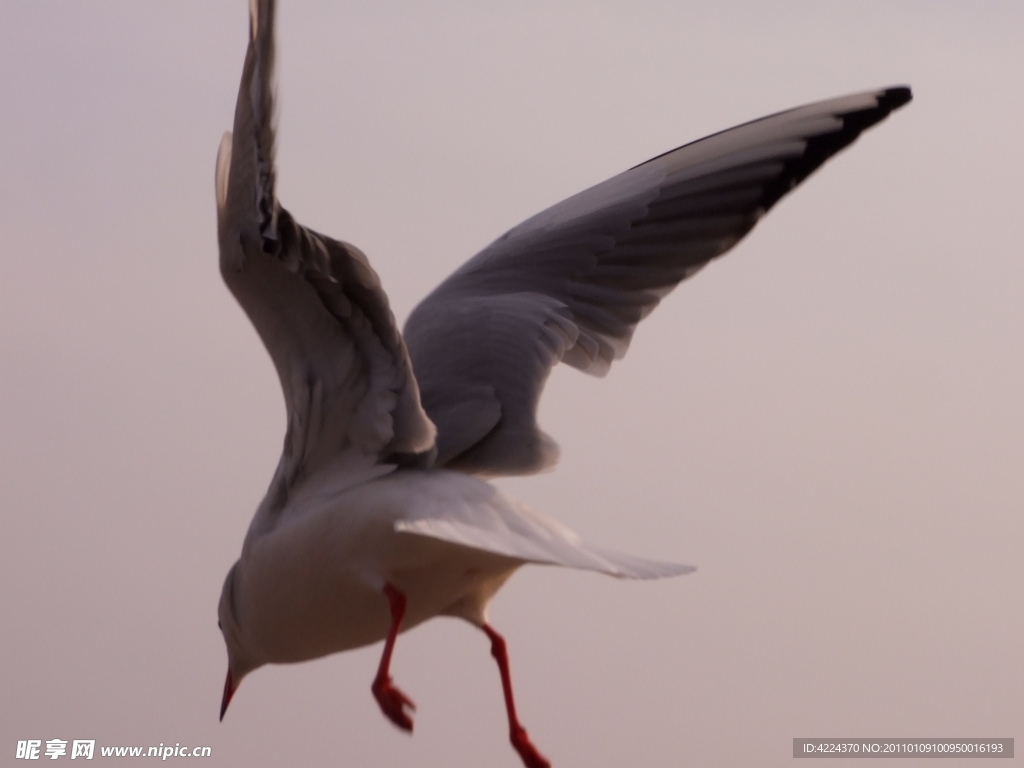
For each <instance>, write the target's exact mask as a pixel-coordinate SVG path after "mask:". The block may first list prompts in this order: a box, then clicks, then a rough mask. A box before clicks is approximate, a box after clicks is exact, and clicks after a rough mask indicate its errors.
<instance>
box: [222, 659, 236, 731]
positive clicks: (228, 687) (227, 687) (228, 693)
mask: <svg viewBox="0 0 1024 768" xmlns="http://www.w3.org/2000/svg"><path fill="white" fill-rule="evenodd" d="M234 695H235V681H234V679H232V677H231V667H228V676H227V678H226V679H225V680H224V698H223V699H221V700H220V719H221V720H223V719H224V713H225V712H227V711H228V704H230V703H231V697H232V696H234Z"/></svg>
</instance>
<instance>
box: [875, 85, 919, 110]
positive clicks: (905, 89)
mask: <svg viewBox="0 0 1024 768" xmlns="http://www.w3.org/2000/svg"><path fill="white" fill-rule="evenodd" d="M913 98H914V94H913V93H911V92H910V86H909V85H898V86H896V87H894V88H886V89H885V92H884V93H883V94H882V95H881V96H880V97H879V99H878V103H879V105H880V106H883V107H885V108H887V109H888V110H890V111H892V110H896V109H899V108H900V107H902V106H903V105H904V104H906V103H907V102H908V101H910V100H912V99H913Z"/></svg>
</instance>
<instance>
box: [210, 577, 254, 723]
mask: <svg viewBox="0 0 1024 768" xmlns="http://www.w3.org/2000/svg"><path fill="white" fill-rule="evenodd" d="M238 581H239V567H238V563H235V564H234V565H233V566H231V570H230V571H228V576H227V578H226V579H224V589H223V590H221V593H220V604H219V605H218V606H217V626H218V627H220V631H221V634H223V635H224V645H226V646H227V650H228V676H227V679H225V680H224V698H223V699H221V702H220V719H221V720H223V719H224V713H225V712H227V709H228V704H229V703H231V697H232V696H234V695H235V689H237V688H238V684H239V683H240V682H242V678H243V677H245V676H246V675H247V674H249V673H250V672H252V671H253V670H254V669H256V667H258V666H260V663H259V662H256V661H253V657H252V654H250V653H249V652H248V651H247V649H246V647H245V644H244V635H243V633H242V631H241V627H240V626H239V624H238Z"/></svg>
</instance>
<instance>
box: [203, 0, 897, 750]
mask: <svg viewBox="0 0 1024 768" xmlns="http://www.w3.org/2000/svg"><path fill="white" fill-rule="evenodd" d="M273 71H274V0H250V39H249V45H248V50H247V52H246V57H245V65H244V68H243V70H242V82H241V86H240V88H239V92H238V102H237V105H236V107H235V122H234V132H233V133H226V134H225V135H224V138H223V140H222V141H221V145H220V151H219V153H218V155H217V169H216V194H217V229H218V239H219V244H220V269H221V274H222V275H223V277H224V281H225V282H226V283H227V285H228V288H229V289H230V290H231V292H232V293H233V294H234V296H235V298H236V299H237V300H238V302H239V303H240V304H241V305H242V308H243V309H244V310H245V312H246V314H247V315H248V316H249V318H250V320H251V321H252V323H253V325H254V326H255V327H256V330H257V332H258V333H259V335H260V338H261V339H262V340H263V343H264V345H265V346H266V348H267V351H268V352H269V353H270V356H271V358H272V359H273V361H274V366H275V368H276V369H277V373H278V376H279V377H280V380H281V387H282V389H283V390H284V397H285V404H286V407H287V417H288V430H287V434H286V435H285V440H284V451H283V453H282V456H281V460H280V463H279V464H278V467H277V471H276V472H275V474H274V477H273V480H272V481H271V483H270V488H269V490H268V491H267V495H266V497H265V498H264V499H263V501H262V503H261V504H260V505H259V508H258V509H257V510H256V514H255V517H254V518H253V521H252V524H251V525H250V526H249V531H248V533H247V534H246V537H245V542H244V544H243V545H242V554H241V557H240V558H239V560H238V562H236V563H235V564H234V565H233V566H232V567H231V570H230V571H229V572H228V575H227V579H226V580H225V582H224V589H223V592H222V594H221V599H220V605H219V609H218V613H219V618H220V626H221V630H222V632H223V634H224V641H225V643H226V645H227V651H228V673H227V679H226V681H225V683H224V697H223V701H222V703H221V718H223V717H224V712H225V710H226V709H227V706H228V703H229V701H230V700H231V697H232V695H233V694H234V692H235V689H236V688H237V686H238V684H239V683H240V682H241V681H242V678H244V677H245V676H246V675H247V674H249V673H250V672H252V671H253V670H254V669H256V668H258V667H260V666H262V665H264V664H283V663H288V662H298V661H305V660H307V659H314V658H318V657H320V656H325V655H327V654H330V653H336V652H338V651H344V650H348V649H350V648H357V647H359V646H363V645H368V644H370V643H375V642H377V641H378V640H382V639H383V640H384V651H383V655H382V657H381V661H380V667H379V669H378V670H377V675H376V677H375V679H374V681H373V684H372V686H371V689H372V691H373V695H374V696H375V697H376V699H377V702H378V703H379V705H380V707H381V709H382V710H383V712H384V714H385V715H386V716H387V717H388V718H390V719H391V721H392V722H394V723H395V724H396V725H397V726H398V727H399V728H402V729H404V730H406V731H411V730H412V719H411V717H410V714H409V711H410V710H411V709H413V708H414V707H413V704H412V701H411V700H410V699H409V698H408V697H407V696H406V695H405V694H404V693H402V691H400V690H399V689H398V688H396V687H395V686H394V685H393V684H392V681H391V676H390V673H389V665H390V661H391V655H392V651H393V650H394V645H395V638H396V637H397V635H398V634H399V632H401V631H404V630H406V629H409V628H411V627H414V626H416V625H417V624H419V623H421V622H423V621H426V620H427V619H429V618H432V617H434V616H457V617H461V618H463V619H465V620H467V621H468V622H470V623H471V624H473V625H475V626H477V627H479V628H480V629H481V630H483V632H485V633H486V634H487V636H488V637H489V638H490V641H491V653H492V654H493V655H494V658H495V659H496V660H497V663H498V667H499V671H500V674H501V682H502V688H503V692H504V697H505V704H506V708H507V712H508V721H509V729H510V738H511V741H512V745H513V746H514V747H515V749H516V750H517V752H518V753H519V755H520V756H521V757H522V759H523V762H524V763H525V764H526V765H527V766H529V768H541V767H542V766H548V765H549V762H548V761H547V759H545V758H544V757H543V755H541V753H540V752H539V751H538V750H537V749H536V748H535V747H534V745H533V744H532V743H531V742H530V739H529V738H528V736H527V733H526V730H525V729H524V728H523V727H522V725H521V724H520V722H519V719H518V717H517V715H516V710H515V704H514V702H513V698H512V684H511V679H510V676H509V666H508V656H507V653H506V649H505V642H504V640H503V639H502V637H501V635H499V634H498V633H497V632H496V631H495V630H494V629H493V628H492V627H491V625H490V624H488V622H487V605H488V603H489V602H490V600H491V598H492V597H493V596H494V594H495V592H497V590H498V589H499V588H500V587H501V585H502V584H503V583H504V582H505V581H506V580H507V579H508V578H509V576H511V575H512V573H513V572H514V571H515V570H516V569H517V568H519V567H520V566H521V565H524V564H525V563H544V564H550V565H561V566H566V567H570V568H582V569H587V570H592V571H598V572H601V573H607V574H610V575H612V576H618V577H626V578H639V579H646V578H658V577H663V576H672V575H676V574H682V573H687V572H689V571H691V570H693V569H692V568H690V567H688V566H685V565H675V564H670V563H661V562H653V561H649V560H643V559H640V558H637V557H631V556H628V555H623V554H618V553H615V552H611V551H608V550H605V549H601V548H598V547H595V546H591V545H589V544H586V543H584V542H582V541H580V539H579V538H578V537H577V536H576V535H575V534H574V533H572V532H571V531H569V530H568V529H566V528H565V527H564V526H562V525H560V524H558V523H556V522H555V521H553V520H551V519H550V518H548V517H545V516H544V515H542V514H540V513H538V512H535V511H533V510H531V509H528V508H526V507H525V506H523V505H522V504H520V503H518V502H516V501H515V500H513V499H511V498H509V497H508V496H506V495H504V494H503V493H501V492H500V491H499V490H498V489H497V488H495V487H494V486H493V485H491V484H490V483H488V482H487V481H486V480H485V479H484V478H487V477H492V476H496V475H521V474H529V473H534V472H538V471H540V470H543V469H547V468H549V467H551V466H553V465H554V463H555V461H556V460H557V456H558V449H557V446H556V445H555V443H554V441H553V440H552V439H551V438H550V437H548V436H547V435H545V434H544V433H543V432H542V431H541V430H540V429H539V428H538V426H537V423H536V411H537V403H538V400H539V398H540V394H541V391H542V389H543V387H544V382H545V381H546V379H547V376H548V374H549V373H550V371H551V368H552V366H554V365H555V364H556V363H558V362H559V361H562V362H565V363H568V364H569V365H572V366H574V367H576V368H579V369H580V370H582V371H585V372H586V373H590V374H593V375H597V376H601V375H603V374H605V373H606V372H607V371H608V369H609V367H610V366H611V363H612V361H613V360H615V359H617V358H621V357H622V356H623V355H624V354H625V352H626V349H627V347H628V346H629V341H630V338H631V337H632V335H633V331H634V329H635V328H636V325H637V323H639V322H640V321H641V320H642V319H643V318H644V317H646V316H647V315H648V314H649V313H650V312H651V311H652V310H653V309H654V308H655V306H657V304H658V302H659V300H660V299H661V298H662V297H663V296H665V295H666V294H667V293H668V292H669V291H671V290H672V289H673V288H674V287H675V286H676V285H677V284H678V283H679V282H680V281H682V280H685V279H686V278H688V277H690V276H691V275H693V274H694V273H696V272H697V271H698V270H700V269H701V268H702V267H703V266H704V265H705V264H707V263H708V262H709V261H711V260H712V259H714V258H716V257H718V256H721V255H722V254H723V253H725V252H726V251H728V250H729V249H730V248H732V247H733V246H734V245H735V244H736V243H737V242H738V241H739V240H740V239H741V238H742V237H743V236H744V235H745V234H746V233H747V232H749V231H750V229H751V228H752V227H753V226H754V224H755V223H757V221H758V219H760V218H761V216H763V215H764V214H765V212H766V211H767V210H768V209H769V208H771V207H772V206H773V205H774V204H775V203H776V202H778V200H779V199H780V198H781V197H782V196H783V195H785V194H786V193H787V192H789V191H790V190H791V189H793V187H795V186H796V185H797V184H798V183H800V182H801V181H802V180H803V179H805V178H806V177H807V176H808V175H809V174H810V173H811V172H813V171H814V170H815V169H816V168H817V167H818V166H820V165H821V164H822V163H824V162H825V161H826V160H827V159H828V158H829V157H831V156H832V155H833V154H835V153H836V152H838V151H839V150H841V149H842V148H843V147H845V146H847V145H848V144H850V143H851V142H852V141H854V140H855V139H856V138H857V136H858V135H859V134H860V133H861V132H862V131H864V130H865V129H866V128H868V127H870V126H872V125H874V124H875V123H877V122H879V121H880V120H882V119H884V118H885V117H886V116H887V115H888V114H889V113H890V112H891V111H892V110H894V109H897V108H898V107H900V106H902V105H903V104H905V103H906V102H908V101H909V100H910V98H911V94H910V90H909V89H908V88H905V87H895V88H886V89H881V90H876V91H869V92H865V93H859V94H856V95H852V96H846V97H843V98H838V99H833V100H830V101H823V102H819V103H816V104H811V105H808V106H804V107H800V108H798V109H792V110H789V111H786V112H780V113H778V114H775V115H772V116H770V117H766V118H762V119H760V120H755V121H753V122H750V123H746V124H744V125H741V126H738V127H736V128H733V129H731V130H728V131H724V132H722V133H717V134H714V135H713V136H709V137H708V138H705V139H702V140H700V141H697V142H694V143H692V144H687V145H685V146H682V147H680V148H678V149H675V150H673V151H671V152H667V153H665V154H663V155H660V156H658V157H656V158H654V159H652V160H649V161H647V162H646V163H643V164H641V165H638V166H636V167H635V168H632V169H630V170H628V171H626V172H625V173H622V174H619V175H618V176H615V177H614V178H611V179H609V180H608V181H605V182H604V183H602V184H598V185H597V186H594V187H591V188H590V189H588V190H586V191H584V192H581V193H580V194H578V195H575V196H574V197H571V198H569V199H568V200H565V201H564V202H562V203H559V204H558V205H555V206H553V207H552V208H549V209H548V210H546V211H544V212H543V213H540V214H538V215H537V216H534V217H533V218H531V219H529V220H527V221H525V222H524V223H522V224H520V225H519V226H518V227H516V228H514V229H512V230H510V231H509V232H506V233H505V234H504V235H502V236H501V237H499V238H498V239H497V240H495V241H494V242H493V243H492V244H491V245H489V246H488V247H487V248H485V249H484V250H483V251H481V252H480V253H479V254H477V255H476V256H475V257H473V258H472V259H470V260H469V261H468V262H466V264H464V265H463V266H462V267H461V268H460V269H459V270H458V271H456V272H455V273H454V274H453V275H452V276H451V277H449V278H448V279H447V280H446V281H445V282H444V283H442V284H441V285H440V287H438V288H437V289H436V290H435V291H434V292H433V293H432V294H430V295H429V296H428V297H427V298H426V299H425V300H424V301H423V302H422V303H421V304H420V305H419V306H418V307H417V308H416V309H415V311H414V312H413V313H412V315H411V316H410V317H409V321H408V323H407V324H406V328H405V333H404V336H403V334H402V333H400V332H399V330H398V328H397V326H396V324H395V319H394V317H393V315H392V314H391V311H390V309H389V307H388V300H387V296H386V295H385V293H384V291H383V289H382V288H381V285H380V281H379V279H378V277H377V275H376V273H375V272H374V271H373V269H372V268H371V267H370V265H369V262H368V261H367V259H366V256H365V255H364V254H363V253H362V252H361V251H360V250H358V249H357V248H355V247H354V246H352V245H349V244H348V243H344V242H341V241H338V240H333V239H331V238H329V237H326V236H324V235H321V234H318V233H316V232H313V231H312V230H309V229H306V228H305V227H302V226H300V225H299V224H298V223H296V221H295V219H293V218H292V215H291V214H290V213H289V212H288V211H286V210H285V209H284V208H282V207H281V206H280V204H279V203H278V201H277V197H276V195H275V193H274V141H275V138H274V80H273Z"/></svg>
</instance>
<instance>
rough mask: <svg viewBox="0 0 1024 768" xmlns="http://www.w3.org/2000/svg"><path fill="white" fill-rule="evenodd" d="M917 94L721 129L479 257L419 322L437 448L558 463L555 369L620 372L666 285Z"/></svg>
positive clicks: (417, 361)
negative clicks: (542, 423)
mask: <svg viewBox="0 0 1024 768" xmlns="http://www.w3.org/2000/svg"><path fill="white" fill-rule="evenodd" d="M910 99H911V93H910V89H909V88H905V87H895V88H887V89H882V90H877V91H870V92H865V93H859V94H855V95H852V96H846V97H843V98H838V99H832V100H829V101H823V102H818V103H815V104H810V105H807V106H804V107H799V108H797V109H792V110H789V111H786V112H780V113H778V114H775V115H771V116H769V117H765V118H762V119H760V120H755V121H753V122H750V123H745V124H743V125H740V126H737V127H735V128H732V129H730V130H727V131H723V132H721V133H717V134H714V135H712V136H709V137H707V138H704V139H701V140H700V141H696V142H693V143H692V144H687V145H685V146H682V147H679V148H678V149H675V150H672V151H671V152H667V153H665V154H663V155H659V156H658V157H656V158H653V159H652V160H649V161H647V162H645V163H643V164H641V165H638V166H636V167H634V168H632V169H630V170H628V171H626V172H625V173H622V174H619V175H618V176H615V177H613V178H611V179H609V180H608V181H605V182H603V183H602V184H598V185H596V186H594V187H591V188H590V189H587V190H585V191H583V192H581V193H579V194H578V195H575V196H574V197H571V198H569V199H568V200H565V201H563V202H561V203H559V204H558V205H555V206H553V207H551V208H549V209H547V210H545V211H543V212H542V213H540V214H538V215H536V216H534V217H533V218H531V219H528V220H527V221H525V222H523V223H522V224H520V225H519V226H517V227H515V228H514V229H512V230H510V231H509V232H507V233H506V234H504V235H503V236H502V237H500V238H499V239H498V240H496V241H495V242H494V243H492V244H491V245H489V246H488V247H487V248H485V249H484V250H483V251H481V252H480V253H478V254H477V255H476V256H474V257H473V258H472V259H470V260H469V261H468V262H466V264H464V265H463V266H462V267H461V268H460V269H459V270H457V271H456V272H455V273H454V274H453V275H452V276H451V277H449V278H448V279H447V280H446V281H445V282H444V283H442V284H441V285H440V286H439V287H438V288H437V289H436V290H435V291H434V292H433V293H431V294H430V295H429V296H428V297H427V298H426V299H425V300H424V301H423V302H422V303H421V304H420V305H419V306H418V307H417V308H416V309H415V310H414V311H413V313H412V314H411V315H410V317H409V320H408V322H407V323H406V327H405V339H406V343H407V344H408V347H409V352H410V355H411V357H412V361H413V366H414V370H415V372H416V377H417V380H418V382H419V386H420V392H421V396H422V401H423V405H424V407H425V409H426V411H427V413H428V414H429V416H430V418H431V419H432V420H433V422H434V423H435V424H436V425H437V428H438V436H437V451H438V454H437V463H438V464H439V465H441V466H447V467H449V468H453V469H460V470H463V471H467V472H473V473H478V474H484V475H502V474H525V473H529V472H536V471H539V470H542V469H545V468H547V467H550V466H551V465H552V464H553V463H554V462H555V460H556V459H557V446H556V445H555V443H554V441H552V440H551V438H549V437H548V436H547V435H545V434H544V433H543V432H541V431H540V429H539V428H538V427H537V424H536V410H537V403H538V401H539V398H540V395H541V391H542V389H543V387H544V383H545V381H546V379H547V376H548V374H549V373H550V370H551V368H552V367H553V366H554V365H555V364H556V363H557V362H559V361H560V360H561V361H564V362H566V363H568V364H569V365H572V366H574V367H576V368H579V369H580V370H583V371H585V372H587V373H590V374H594V375H599V376H600V375H604V374H605V373H607V371H608V369H609V367H610V366H611V363H612V361H613V360H615V359H618V358H621V357H622V356H623V355H624V354H625V352H626V349H627V348H628V346H629V342H630V340H631V338H632V335H633V332H634V330H635V328H636V326H637V324H638V323H639V322H640V321H641V320H642V319H643V318H645V317H646V316H647V315H648V314H650V312H651V311H652V310H653V309H654V308H655V307H656V306H657V304H658V302H659V301H660V300H661V298H662V297H663V296H665V295H666V294H667V293H668V292H669V291H671V290H672V289H673V288H674V287H675V286H676V285H677V284H678V283H679V282H680V281H682V280H684V279H686V278H687V277H690V276H691V275H693V274H695V273H696V272H697V271H698V270H700V269H701V268H702V267H703V266H704V265H705V264H707V263H708V262H709V261H711V260H712V259H714V258H716V257H718V256H721V255H722V254H724V253H725V252H726V251H728V250H729V249H730V248H732V247H733V246H734V245H735V244H736V243H737V242H738V241H739V240H740V239H741V238H742V237H743V236H744V235H746V234H747V232H749V231H750V229H751V228H752V227H753V226H754V224H756V223H757V221H758V219H759V218H760V217H761V216H763V215H764V214H765V213H766V212H767V211H768V210H769V209H770V208H771V207H772V206H773V205H774V204H775V203H776V202H778V201H779V199H780V198H782V197H783V196H784V195H785V194H786V193H787V192H789V191H790V190H791V189H793V188H794V187H795V186H796V185H797V184H799V183H800V182H801V181H803V180H804V179H805V178H806V177H807V176H808V175H810V174H811V173H812V172H813V171H814V170H815V169H817V168H818V167H819V166H820V165H821V164H822V163H824V162H825V161H826V160H827V159H828V158H829V157H831V156H832V155H834V154H835V153H836V152H838V151H840V150H841V149H843V148H844V147H846V146H847V145H848V144H850V143H851V142H853V141H854V140H855V139H856V138H857V137H858V136H859V135H860V134H861V132H863V131H864V130H866V129H867V128H869V127H870V126H872V125H874V124H875V123H877V122H879V121H880V120H883V119H884V118H885V117H886V116H887V115H888V114H889V113H890V112H892V111H893V110H894V109H897V108H899V107H901V106H902V105H903V104H905V103H907V102H908V101H910Z"/></svg>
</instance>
